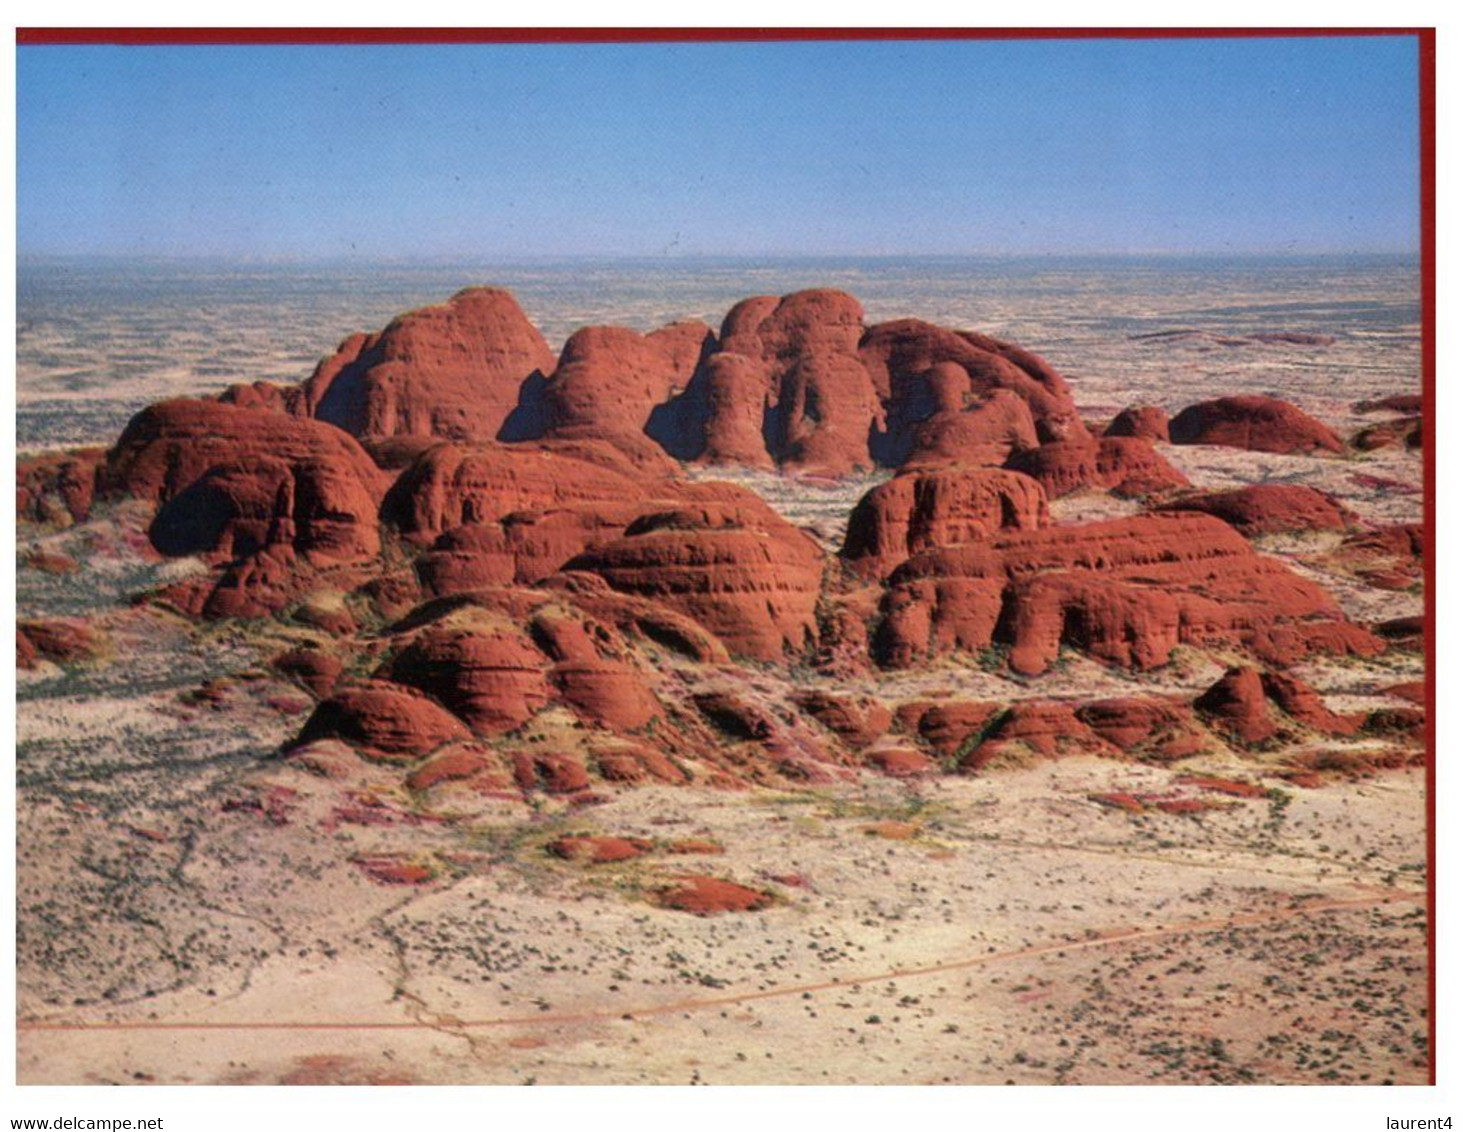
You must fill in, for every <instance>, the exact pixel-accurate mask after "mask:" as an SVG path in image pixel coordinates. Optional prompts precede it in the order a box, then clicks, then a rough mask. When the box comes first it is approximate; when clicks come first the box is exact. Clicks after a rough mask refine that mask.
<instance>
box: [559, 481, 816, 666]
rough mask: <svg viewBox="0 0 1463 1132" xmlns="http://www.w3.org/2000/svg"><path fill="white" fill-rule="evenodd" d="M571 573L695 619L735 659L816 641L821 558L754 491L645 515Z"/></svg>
mask: <svg viewBox="0 0 1463 1132" xmlns="http://www.w3.org/2000/svg"><path fill="white" fill-rule="evenodd" d="M566 569H569V570H581V571H586V572H589V573H594V574H598V575H599V576H600V577H602V578H604V579H605V580H606V581H607V582H609V584H610V586H611V587H612V588H613V589H615V590H617V591H619V592H621V593H627V594H634V595H638V596H642V597H649V598H653V599H655V600H657V601H659V602H662V603H663V604H665V605H667V606H669V607H670V608H672V609H674V610H677V611H678V612H680V613H683V614H685V615H687V616H688V617H691V618H692V619H693V620H695V621H697V622H698V623H700V624H701V625H704V626H705V627H706V628H707V629H709V630H710V631H711V632H712V633H713V634H715V635H716V637H717V638H719V639H720V640H721V642H722V643H723V644H724V645H725V646H726V648H727V650H728V651H729V652H730V653H731V654H732V655H734V656H743V657H747V658H750V659H755V660H781V659H784V658H785V657H787V656H789V655H802V654H803V653H805V652H806V651H807V650H808V649H809V648H810V647H811V646H812V645H813V644H814V642H815V641H816V638H817V625H816V622H815V620H814V611H815V607H816V605H817V600H818V593H819V588H820V584H821V580H822V574H823V556H822V554H821V553H820V552H819V550H818V548H817V545H816V544H815V543H814V542H813V541H812V540H811V539H810V538H809V537H808V536H807V535H805V534H803V533H802V532H801V531H799V530H797V529H796V528H794V527H793V526H791V525H790V524H789V523H787V522H786V521H785V520H784V519H782V518H781V517H779V516H778V515H777V514H776V513H775V512H773V511H772V509H771V508H769V507H768V506H767V505H766V504H764V503H762V502H761V501H760V500H758V499H757V498H756V497H755V496H752V495H751V494H750V493H747V494H746V495H745V496H744V497H742V498H738V499H736V501H735V502H732V501H728V502H707V503H702V504H699V505H688V506H683V507H679V508H675V509H669V510H664V511H658V512H655V513H652V514H648V515H645V516H642V517H641V518H639V519H637V520H636V521H635V522H633V523H631V524H630V526H629V527H627V528H626V530H625V533H624V535H623V536H622V537H621V538H619V539H617V540H615V541H614V542H611V543H609V544H607V545H605V546H603V547H601V548H599V549H598V550H592V551H590V552H589V553H587V554H584V555H581V556H580V557H578V558H576V559H574V560H572V561H571V562H569V563H568V564H567V565H566Z"/></svg>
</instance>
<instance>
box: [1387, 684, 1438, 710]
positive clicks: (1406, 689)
mask: <svg viewBox="0 0 1463 1132" xmlns="http://www.w3.org/2000/svg"><path fill="white" fill-rule="evenodd" d="M1382 694H1383V695H1385V696H1397V697H1399V698H1401V699H1404V700H1411V701H1412V702H1413V703H1415V704H1418V705H1419V706H1421V705H1423V704H1425V703H1427V685H1426V684H1425V683H1423V682H1422V681H1421V680H1414V681H1410V682H1409V683H1406V684H1393V685H1392V686H1391V687H1390V688H1383V689H1382Z"/></svg>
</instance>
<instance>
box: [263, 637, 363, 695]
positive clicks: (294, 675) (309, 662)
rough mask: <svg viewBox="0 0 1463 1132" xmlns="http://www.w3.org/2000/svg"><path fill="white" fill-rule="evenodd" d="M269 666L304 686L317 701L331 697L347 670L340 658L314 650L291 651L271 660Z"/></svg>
mask: <svg viewBox="0 0 1463 1132" xmlns="http://www.w3.org/2000/svg"><path fill="white" fill-rule="evenodd" d="M269 666H270V667H271V668H273V669H274V670H275V671H276V672H278V673H280V674H281V675H284V676H288V677H290V678H291V679H293V680H296V681H298V682H299V683H300V684H302V685H304V687H305V688H307V689H308V690H309V692H310V694H311V695H312V696H314V697H315V698H316V699H324V698H325V697H326V696H328V695H330V693H331V692H332V691H334V690H335V685H336V682H337V681H338V680H339V679H340V675H341V673H342V672H343V671H344V670H345V665H344V664H342V663H341V660H340V658H339V657H338V656H335V655H334V654H332V653H329V652H326V651H325V650H324V649H312V648H297V649H289V650H287V651H286V652H283V653H280V654H279V655H278V656H276V657H275V658H274V659H273V660H271V661H270V662H269Z"/></svg>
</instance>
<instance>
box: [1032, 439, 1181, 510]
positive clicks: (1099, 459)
mask: <svg viewBox="0 0 1463 1132" xmlns="http://www.w3.org/2000/svg"><path fill="white" fill-rule="evenodd" d="M1006 466H1007V467H1008V468H1012V469H1014V470H1016V471H1018V472H1021V473H1023V474H1025V475H1028V476H1030V477H1031V478H1032V479H1034V480H1036V481H1037V482H1038V483H1040V484H1041V486H1042V487H1043V488H1044V489H1045V490H1046V494H1047V496H1048V497H1049V498H1053V499H1055V498H1058V497H1060V496H1063V495H1069V494H1071V493H1072V492H1074V491H1078V490H1080V489H1082V488H1085V487H1095V488H1101V489H1103V490H1105V491H1111V492H1112V493H1113V494H1114V495H1155V494H1159V493H1162V492H1166V491H1174V490H1176V489H1178V488H1184V487H1188V486H1189V481H1188V480H1187V479H1185V478H1184V476H1183V473H1181V472H1180V471H1179V470H1178V469H1177V468H1175V467H1174V466H1173V465H1172V464H1170V463H1169V462H1168V461H1167V460H1165V459H1164V458H1163V457H1162V456H1161V455H1159V454H1158V452H1157V450H1156V449H1154V447H1153V445H1152V443H1151V442H1149V441H1147V440H1143V439H1140V438H1138V437H1127V436H1122V437H1113V436H1109V437H1103V438H1102V439H1101V440H1097V439H1094V438H1093V437H1092V436H1090V435H1088V434H1086V433H1083V434H1080V435H1078V436H1076V437H1074V438H1073V439H1071V440H1060V441H1053V442H1052V443H1049V444H1043V445H1041V447H1039V448H1033V449H1028V450H1026V451H1021V452H1013V453H1012V454H1011V456H1010V459H1009V460H1007V462H1006Z"/></svg>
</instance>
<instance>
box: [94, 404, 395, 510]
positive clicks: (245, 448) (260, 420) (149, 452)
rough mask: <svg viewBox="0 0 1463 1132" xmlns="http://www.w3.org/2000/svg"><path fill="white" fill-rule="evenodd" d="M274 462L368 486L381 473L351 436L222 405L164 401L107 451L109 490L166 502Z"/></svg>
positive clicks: (376, 483)
mask: <svg viewBox="0 0 1463 1132" xmlns="http://www.w3.org/2000/svg"><path fill="white" fill-rule="evenodd" d="M258 460H271V461H275V462H277V463H284V464H287V465H289V466H291V467H294V466H297V465H316V466H319V467H322V468H329V469H333V470H334V471H335V472H336V473H337V474H338V475H339V476H340V477H341V478H343V479H345V480H354V481H356V482H359V483H360V484H362V485H368V486H369V488H370V489H371V490H373V491H374V492H376V494H377V495H378V496H379V493H380V490H381V487H382V486H383V482H382V476H381V473H380V472H379V471H378V470H377V468H376V465H375V464H374V463H372V462H371V458H370V457H369V456H367V455H366V453H365V451H364V450H363V449H362V448H361V446H360V445H359V444H357V443H356V442H355V441H354V440H352V439H351V438H350V437H349V436H347V435H346V434H345V433H343V432H341V431H340V430H339V429H337V428H333V427H331V426H330V425H325V424H320V423H319V422H317V421H309V420H297V419H294V418H291V417H287V416H283V415H281V414H279V413H273V412H269V411H268V410H264V409H243V408H235V407H233V406H231V405H223V404H220V403H218V402H216V401H192V400H186V399H179V400H175V401H161V402H159V403H158V404H156V405H152V406H150V407H148V408H146V409H143V410H142V412H140V413H138V414H137V415H136V416H135V417H133V418H132V420H131V421H130V422H129V423H128V425H127V427H126V429H124V430H123V432H122V435H121V437H120V438H118V440H117V443H116V444H115V445H114V446H113V447H112V449H111V451H110V452H108V453H107V463H106V468H105V470H104V472H103V473H102V476H103V480H104V482H105V484H106V486H107V488H108V489H109V490H111V491H119V492H124V493H126V494H128V495H134V496H136V497H137V498H139V499H148V500H152V501H154V502H159V503H165V502H167V501H168V500H170V499H172V498H173V497H174V496H177V495H179V494H180V493H182V492H183V491H184V490H185V489H187V488H188V487H191V486H192V485H193V484H194V483H196V482H198V480H200V479H202V478H203V476H204V475H205V474H206V473H207V472H209V471H210V470H211V469H213V468H215V467H222V466H227V465H245V466H247V465H248V464H250V463H252V462H254V461H258Z"/></svg>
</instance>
